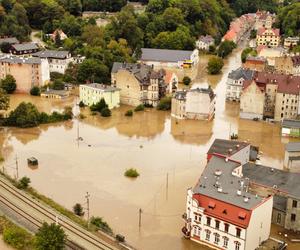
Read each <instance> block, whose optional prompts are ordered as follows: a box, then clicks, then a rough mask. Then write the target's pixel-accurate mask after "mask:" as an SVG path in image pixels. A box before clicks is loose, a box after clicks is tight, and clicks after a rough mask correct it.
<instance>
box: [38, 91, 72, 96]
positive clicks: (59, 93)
mask: <svg viewBox="0 0 300 250" xmlns="http://www.w3.org/2000/svg"><path fill="white" fill-rule="evenodd" d="M42 94H52V95H59V96H66V95H67V94H68V91H66V90H56V89H47V90H46V91H44V92H43V93H42Z"/></svg>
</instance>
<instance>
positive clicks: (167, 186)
mask: <svg viewBox="0 0 300 250" xmlns="http://www.w3.org/2000/svg"><path fill="white" fill-rule="evenodd" d="M168 189H169V173H167V182H166V198H167V200H168V191H169V190H168Z"/></svg>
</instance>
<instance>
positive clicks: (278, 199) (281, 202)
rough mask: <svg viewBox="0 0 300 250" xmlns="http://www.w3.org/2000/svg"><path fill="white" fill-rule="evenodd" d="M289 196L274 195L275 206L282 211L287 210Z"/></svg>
mask: <svg viewBox="0 0 300 250" xmlns="http://www.w3.org/2000/svg"><path fill="white" fill-rule="evenodd" d="M286 205H287V197H284V196H279V195H274V196H273V208H275V209H277V210H280V211H282V212H285V211H286Z"/></svg>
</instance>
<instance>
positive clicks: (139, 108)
mask: <svg viewBox="0 0 300 250" xmlns="http://www.w3.org/2000/svg"><path fill="white" fill-rule="evenodd" d="M144 109H145V106H144V105H143V104H140V105H138V106H136V107H135V109H134V111H135V112H139V111H143V110H144Z"/></svg>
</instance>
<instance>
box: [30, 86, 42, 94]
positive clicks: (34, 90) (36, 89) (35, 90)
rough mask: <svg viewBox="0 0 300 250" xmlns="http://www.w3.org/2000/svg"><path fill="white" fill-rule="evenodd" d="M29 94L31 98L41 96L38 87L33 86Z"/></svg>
mask: <svg viewBox="0 0 300 250" xmlns="http://www.w3.org/2000/svg"><path fill="white" fill-rule="evenodd" d="M30 94H31V95H33V96H39V95H40V94H41V90H40V88H39V87H38V86H34V87H32V88H31V90H30Z"/></svg>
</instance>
